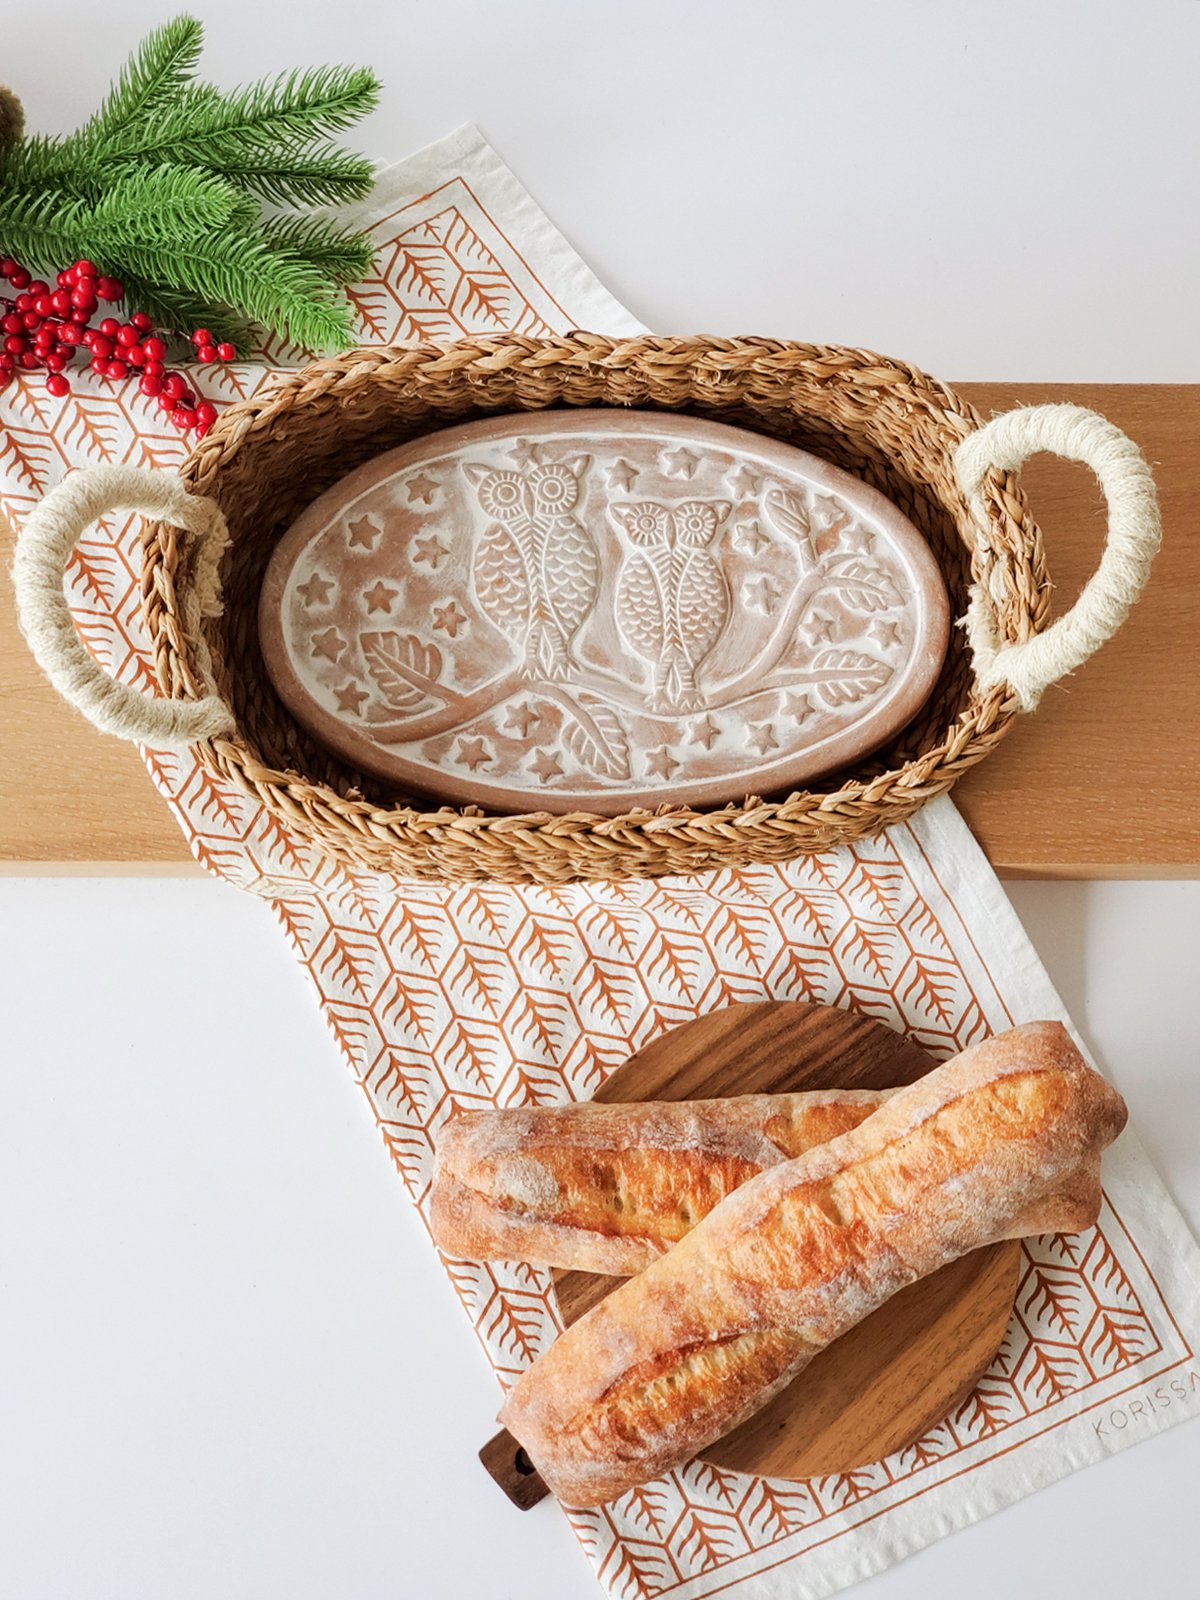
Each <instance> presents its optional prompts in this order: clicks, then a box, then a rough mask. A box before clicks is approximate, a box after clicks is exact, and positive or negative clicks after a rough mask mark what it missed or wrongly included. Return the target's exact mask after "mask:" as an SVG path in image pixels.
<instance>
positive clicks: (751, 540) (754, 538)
mask: <svg viewBox="0 0 1200 1600" xmlns="http://www.w3.org/2000/svg"><path fill="white" fill-rule="evenodd" d="M733 542H734V543H735V544H736V545H737V547H738V549H739V550H745V551H746V552H747V553H748V554H749V555H752V556H756V555H757V554H758V552H759V551H760V550H761V549H762V548H763V546H764V545H769V544H770V543H771V536H770V534H768V533H764V532H763V530H762V523H761V522H760V521H759V520H758V518H757V517H755V518H754V519H753V521H751V522H743V523H740V524H739V526H738V529H737V532H736V533H735V534H734V539H733Z"/></svg>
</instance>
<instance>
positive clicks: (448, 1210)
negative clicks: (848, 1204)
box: [429, 1089, 1096, 1278]
mask: <svg viewBox="0 0 1200 1600" xmlns="http://www.w3.org/2000/svg"><path fill="white" fill-rule="evenodd" d="M893 1093H895V1091H894V1090H891V1089H886V1090H874V1089H828V1090H814V1091H807V1092H805V1093H798V1094H747V1095H739V1096H736V1097H734V1098H731V1099H726V1100H691V1101H658V1102H656V1101H641V1102H637V1103H634V1104H630V1105H603V1104H597V1103H594V1102H588V1103H585V1104H582V1105H568V1106H553V1107H544V1108H521V1109H520V1110H509V1111H472V1112H467V1113H466V1114H465V1115H463V1116H459V1117H455V1118H454V1120H453V1121H452V1122H448V1123H446V1125H445V1126H444V1127H443V1129H442V1131H441V1133H440V1134H439V1136H438V1142H437V1153H436V1159H435V1163H434V1174H433V1187H432V1190H431V1192H430V1200H429V1221H430V1227H431V1228H432V1230H433V1237H434V1239H435V1241H436V1242H437V1244H439V1245H440V1246H441V1248H442V1249H443V1250H445V1251H446V1252H447V1253H448V1254H449V1255H452V1256H459V1257H463V1258H466V1259H469V1260H475V1261H534V1262H537V1263H539V1264H540V1265H543V1266H550V1267H563V1268H566V1269H568V1270H575V1271H579V1272H598V1273H603V1274H605V1275H606V1276H611V1277H617V1278H626V1277H629V1276H630V1275H631V1274H633V1273H635V1272H641V1270H642V1269H643V1268H644V1267H647V1266H649V1265H650V1263H651V1262H652V1261H657V1260H658V1258H659V1257H660V1256H662V1255H665V1254H666V1252H667V1251H668V1250H669V1249H670V1248H671V1246H672V1245H674V1244H677V1243H678V1242H679V1240H680V1239H682V1238H683V1237H684V1235H685V1234H686V1233H689V1232H690V1231H691V1230H692V1228H693V1227H694V1226H695V1225H696V1223H698V1222H699V1221H700V1220H701V1219H702V1218H703V1217H706V1216H707V1215H708V1213H709V1212H710V1211H712V1210H713V1209H714V1208H715V1207H716V1206H717V1205H719V1204H720V1202H721V1201H722V1200H724V1199H725V1197H726V1195H729V1194H732V1193H733V1191H734V1190H735V1189H737V1188H740V1187H741V1185H742V1184H743V1183H745V1182H746V1181H747V1180H748V1179H750V1178H753V1177H755V1176H757V1174H758V1173H760V1172H763V1171H765V1170H766V1168H768V1167H774V1166H778V1165H779V1163H780V1162H782V1161H789V1160H792V1159H794V1158H795V1157H796V1156H800V1155H803V1154H804V1152H805V1151H806V1150H811V1149H812V1148H813V1147H814V1146H815V1145H818V1144H824V1143H826V1142H827V1141H828V1140H830V1139H836V1138H838V1137H839V1136H840V1135H841V1134H843V1133H847V1132H849V1130H850V1129H851V1128H855V1127H857V1126H858V1124H859V1123H860V1122H862V1121H864V1120H865V1119H866V1118H867V1117H869V1116H870V1115H871V1114H872V1112H874V1111H877V1110H878V1109H879V1107H880V1106H881V1105H882V1104H883V1102H884V1101H885V1100H886V1099H887V1098H888V1096H889V1095H891V1094H893ZM1070 1181H1071V1183H1073V1184H1074V1185H1075V1188H1076V1189H1078V1187H1079V1185H1078V1180H1077V1179H1076V1178H1075V1177H1074V1175H1073V1176H1072V1179H1071V1180H1070ZM1068 1198H1069V1196H1068V1193H1067V1191H1066V1190H1064V1191H1062V1192H1060V1193H1059V1194H1057V1195H1055V1196H1054V1197H1053V1199H1052V1204H1053V1207H1054V1211H1053V1215H1054V1217H1055V1218H1056V1219H1057V1220H1056V1221H1055V1222H1053V1223H1052V1224H1050V1223H1047V1222H1046V1220H1045V1215H1044V1212H1045V1206H1046V1202H1044V1201H1038V1202H1036V1203H1035V1204H1033V1205H1032V1206H1031V1207H1029V1208H1028V1209H1027V1210H1026V1212H1025V1213H1024V1214H1023V1216H1022V1219H1021V1222H1020V1226H1019V1227H1017V1228H1016V1229H1015V1232H1016V1233H1018V1234H1034V1233H1047V1232H1051V1231H1055V1230H1056V1229H1057V1230H1061V1229H1062V1228H1064V1227H1067V1226H1068V1225H1070V1226H1074V1227H1084V1226H1086V1224H1087V1221H1088V1220H1089V1218H1090V1217H1091V1216H1092V1215H1094V1214H1095V1203H1096V1202H1095V1196H1094V1195H1093V1194H1091V1193H1090V1192H1081V1193H1077V1194H1076V1195H1075V1209H1074V1211H1073V1212H1070V1213H1068V1211H1067V1210H1066V1209H1065V1208H1066V1203H1067V1201H1068ZM1071 1216H1077V1217H1078V1219H1079V1220H1078V1221H1076V1222H1074V1223H1070V1221H1069V1218H1070V1217H1071ZM1064 1217H1067V1218H1068V1221H1066V1222H1064V1221H1063V1218H1064Z"/></svg>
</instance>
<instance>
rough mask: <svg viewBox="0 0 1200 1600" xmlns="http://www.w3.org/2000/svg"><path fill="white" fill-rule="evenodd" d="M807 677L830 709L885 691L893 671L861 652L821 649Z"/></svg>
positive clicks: (881, 662)
mask: <svg viewBox="0 0 1200 1600" xmlns="http://www.w3.org/2000/svg"><path fill="white" fill-rule="evenodd" d="M805 676H806V680H807V681H808V682H810V683H811V684H812V685H813V688H814V689H815V691H816V693H817V696H818V698H819V699H821V700H823V701H824V702H825V704H826V705H827V706H845V705H852V704H853V703H854V701H855V700H861V699H863V697H864V696H866V695H868V694H873V693H875V692H876V691H877V690H879V689H882V688H883V686H884V684H885V683H886V682H887V681H888V679H889V678H890V677H891V676H892V669H891V667H889V666H888V664H887V662H886V661H877V660H876V659H875V657H874V656H868V655H864V654H863V653H862V651H861V650H839V649H834V650H822V651H821V653H820V655H819V656H817V657H816V658H815V660H814V661H813V664H812V671H811V672H809V673H807V674H806V675H805Z"/></svg>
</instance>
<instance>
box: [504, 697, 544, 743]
mask: <svg viewBox="0 0 1200 1600" xmlns="http://www.w3.org/2000/svg"><path fill="white" fill-rule="evenodd" d="M541 720H542V713H541V712H540V711H539V710H538V709H537V707H536V706H534V705H532V704H531V703H530V702H529V701H528V700H526V701H524V702H522V704H521V705H519V706H509V708H508V711H507V712H506V714H505V717H504V726H505V727H506V728H516V729H518V730H519V731H520V734H521V737H522V739H528V737H529V730H530V728H536V727H537V725H538V723H539V722H540V721H541Z"/></svg>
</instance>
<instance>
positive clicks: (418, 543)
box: [412, 533, 450, 572]
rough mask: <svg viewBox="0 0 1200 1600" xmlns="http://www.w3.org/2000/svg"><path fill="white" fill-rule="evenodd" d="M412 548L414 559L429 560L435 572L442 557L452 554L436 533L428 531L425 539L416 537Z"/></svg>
mask: <svg viewBox="0 0 1200 1600" xmlns="http://www.w3.org/2000/svg"><path fill="white" fill-rule="evenodd" d="M412 548H413V560H414V561H428V563H429V565H430V566H431V567H432V568H433V570H434V571H435V572H436V571H437V569H438V562H439V561H441V559H442V557H443V556H448V555H449V554H450V552H449V550H447V549H446V546H445V545H444V544H443V543H442V541H441V540H440V539H439V538H438V536H437V534H436V533H427V534H426V535H425V537H424V538H423V539H415V540H414V541H413V547H412Z"/></svg>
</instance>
